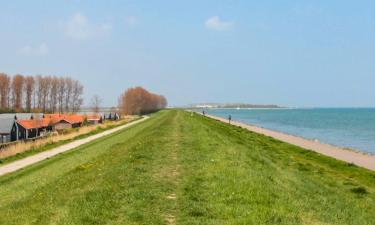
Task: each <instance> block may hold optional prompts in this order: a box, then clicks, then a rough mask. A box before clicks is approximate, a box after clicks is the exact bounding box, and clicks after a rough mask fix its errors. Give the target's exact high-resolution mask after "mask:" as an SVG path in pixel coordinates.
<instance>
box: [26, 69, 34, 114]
mask: <svg viewBox="0 0 375 225" xmlns="http://www.w3.org/2000/svg"><path fill="white" fill-rule="evenodd" d="M25 86H26V87H25V89H26V110H27V112H31V104H32V99H33V95H34V88H35V80H34V77H32V76H27V77H26V78H25Z"/></svg>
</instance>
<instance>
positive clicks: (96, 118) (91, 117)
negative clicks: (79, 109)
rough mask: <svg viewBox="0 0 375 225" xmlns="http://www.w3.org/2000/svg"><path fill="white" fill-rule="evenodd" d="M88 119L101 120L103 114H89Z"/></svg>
mask: <svg viewBox="0 0 375 225" xmlns="http://www.w3.org/2000/svg"><path fill="white" fill-rule="evenodd" d="M86 118H87V120H100V118H101V116H99V115H87V117H86Z"/></svg>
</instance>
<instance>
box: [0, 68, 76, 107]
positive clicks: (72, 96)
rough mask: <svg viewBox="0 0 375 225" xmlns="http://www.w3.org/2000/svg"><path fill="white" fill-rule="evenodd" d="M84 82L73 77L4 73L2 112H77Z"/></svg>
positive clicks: (0, 80)
mask: <svg viewBox="0 0 375 225" xmlns="http://www.w3.org/2000/svg"><path fill="white" fill-rule="evenodd" d="M82 95H83V85H82V84H81V83H80V82H79V81H77V80H74V79H72V78H70V77H57V76H41V75H37V76H23V75H20V74H17V75H14V76H9V75H7V74H5V73H0V112H43V113H57V112H58V113H64V112H77V111H78V110H79V109H80V107H81V106H82V104H83V97H82Z"/></svg>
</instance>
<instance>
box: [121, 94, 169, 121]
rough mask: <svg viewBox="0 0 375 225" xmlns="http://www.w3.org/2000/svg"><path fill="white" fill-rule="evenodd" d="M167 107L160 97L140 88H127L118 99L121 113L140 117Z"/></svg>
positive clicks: (164, 99) (164, 100) (163, 99)
mask: <svg viewBox="0 0 375 225" xmlns="http://www.w3.org/2000/svg"><path fill="white" fill-rule="evenodd" d="M165 107H167V100H166V98H165V97H164V96H162V95H157V94H153V93H150V92H148V91H147V90H145V89H144V88H142V87H135V88H129V89H128V90H126V91H125V92H124V93H123V94H122V95H121V96H120V98H119V109H120V110H121V113H123V114H128V115H140V114H146V113H151V112H155V111H157V110H159V109H163V108H165Z"/></svg>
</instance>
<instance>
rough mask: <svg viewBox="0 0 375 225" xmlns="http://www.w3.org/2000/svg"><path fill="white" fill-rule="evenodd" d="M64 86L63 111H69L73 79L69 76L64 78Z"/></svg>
mask: <svg viewBox="0 0 375 225" xmlns="http://www.w3.org/2000/svg"><path fill="white" fill-rule="evenodd" d="M65 86H66V87H65V103H64V104H65V112H69V111H70V110H71V106H70V103H71V99H72V93H73V80H72V79H71V78H70V77H67V78H65Z"/></svg>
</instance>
